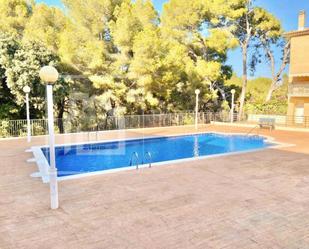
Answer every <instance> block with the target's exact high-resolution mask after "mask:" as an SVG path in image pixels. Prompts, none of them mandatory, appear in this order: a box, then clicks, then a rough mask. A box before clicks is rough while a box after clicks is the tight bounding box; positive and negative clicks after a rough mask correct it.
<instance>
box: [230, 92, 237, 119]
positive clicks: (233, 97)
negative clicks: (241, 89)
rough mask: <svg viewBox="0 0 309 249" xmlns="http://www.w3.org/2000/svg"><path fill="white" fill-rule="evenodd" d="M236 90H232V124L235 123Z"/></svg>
mask: <svg viewBox="0 0 309 249" xmlns="http://www.w3.org/2000/svg"><path fill="white" fill-rule="evenodd" d="M235 92H236V91H235V89H232V90H231V94H232V105H231V123H233V122H234V108H235V104H234V102H235V100H234V99H235Z"/></svg>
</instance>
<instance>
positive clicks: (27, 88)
mask: <svg viewBox="0 0 309 249" xmlns="http://www.w3.org/2000/svg"><path fill="white" fill-rule="evenodd" d="M23 91H24V93H26V94H27V93H30V87H29V86H24V88H23Z"/></svg>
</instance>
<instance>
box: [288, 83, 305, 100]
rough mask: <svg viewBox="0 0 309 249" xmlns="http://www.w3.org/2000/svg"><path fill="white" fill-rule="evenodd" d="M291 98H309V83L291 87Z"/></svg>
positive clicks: (291, 85)
mask: <svg viewBox="0 0 309 249" xmlns="http://www.w3.org/2000/svg"><path fill="white" fill-rule="evenodd" d="M289 96H290V97H309V82H306V83H303V84H293V83H292V84H290V85H289Z"/></svg>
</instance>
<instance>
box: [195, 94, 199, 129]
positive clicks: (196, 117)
mask: <svg viewBox="0 0 309 249" xmlns="http://www.w3.org/2000/svg"><path fill="white" fill-rule="evenodd" d="M197 128H198V94H196V102H195V129H196V130H197Z"/></svg>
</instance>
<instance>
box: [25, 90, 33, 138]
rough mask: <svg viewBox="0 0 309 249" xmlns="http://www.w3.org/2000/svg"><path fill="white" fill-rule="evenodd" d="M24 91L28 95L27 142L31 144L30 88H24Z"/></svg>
mask: <svg viewBox="0 0 309 249" xmlns="http://www.w3.org/2000/svg"><path fill="white" fill-rule="evenodd" d="M23 91H24V93H25V94H26V111H27V141H28V143H30V142H31V128H30V111H29V93H30V87H29V86H24V88H23Z"/></svg>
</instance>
